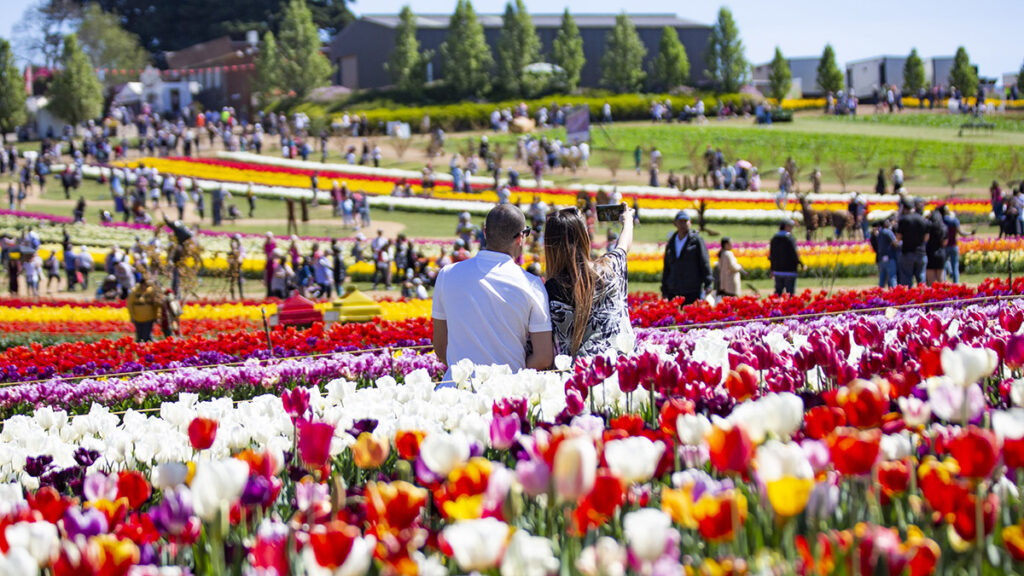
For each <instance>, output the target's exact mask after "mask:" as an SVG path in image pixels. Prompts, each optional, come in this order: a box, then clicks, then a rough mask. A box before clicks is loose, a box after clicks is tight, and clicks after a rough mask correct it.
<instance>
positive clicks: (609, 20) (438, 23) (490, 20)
mask: <svg viewBox="0 0 1024 576" xmlns="http://www.w3.org/2000/svg"><path fill="white" fill-rule="evenodd" d="M627 15H628V16H629V19H630V20H632V21H633V25H634V26H636V27H637V28H663V27H665V26H671V27H673V28H695V27H707V25H706V24H702V23H700V22H696V21H694V20H688V19H686V18H680V17H678V16H676V15H675V14H627ZM530 16H531V18H533V25H534V26H535V27H536V28H558V27H559V26H561V25H562V15H561V14H531V15H530ZM616 16H617V14H573V15H572V17H573V19H574V20H576V25H577V26H578V27H580V28H611V27H612V26H614V25H615V17H616ZM361 19H362V20H367V21H369V22H373V23H375V24H378V25H380V26H386V27H388V28H397V27H398V22H399V19H398V15H397V14H364V15H363V16H362V18H361ZM450 19H451V14H416V26H417V27H418V28H447V27H448V22H449V20H450ZM477 19H478V20H479V21H480V23H481V24H482V25H483V26H484V28H500V27H501V14H477Z"/></svg>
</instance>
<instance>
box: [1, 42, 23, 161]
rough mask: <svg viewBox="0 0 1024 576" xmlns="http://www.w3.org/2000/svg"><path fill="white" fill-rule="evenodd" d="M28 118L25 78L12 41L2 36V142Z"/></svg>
mask: <svg viewBox="0 0 1024 576" xmlns="http://www.w3.org/2000/svg"><path fill="white" fill-rule="evenodd" d="M27 119H28V111H27V110H26V109H25V79H24V78H22V77H21V73H20V72H19V71H18V66H17V65H16V64H15V63H14V52H13V51H11V45H10V43H9V42H7V40H4V39H3V38H0V143H5V142H7V133H8V132H11V131H13V130H14V129H15V128H17V127H18V126H21V125H22V124H24V123H25V121H26V120H27Z"/></svg>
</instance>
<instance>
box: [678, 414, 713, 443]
mask: <svg viewBox="0 0 1024 576" xmlns="http://www.w3.org/2000/svg"><path fill="white" fill-rule="evenodd" d="M709 430H711V421H710V420H708V418H707V416H705V415H703V414H680V415H679V417H678V418H676V434H678V435H679V441H680V442H682V443H683V444H686V445H687V446H699V445H700V444H702V443H703V442H704V435H705V434H707V433H708V431H709Z"/></svg>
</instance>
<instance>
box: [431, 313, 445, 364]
mask: <svg viewBox="0 0 1024 576" xmlns="http://www.w3.org/2000/svg"><path fill="white" fill-rule="evenodd" d="M431 341H432V342H433V344H434V354H437V359H438V360H440V361H441V362H442V363H444V364H445V365H447V364H448V321H447V320H438V319H437V318H434V334H433V338H431Z"/></svg>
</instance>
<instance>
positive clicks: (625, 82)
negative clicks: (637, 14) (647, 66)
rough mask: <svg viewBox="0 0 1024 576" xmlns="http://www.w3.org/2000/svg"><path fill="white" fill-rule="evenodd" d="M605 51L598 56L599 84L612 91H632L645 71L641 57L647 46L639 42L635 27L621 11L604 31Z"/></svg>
mask: <svg viewBox="0 0 1024 576" xmlns="http://www.w3.org/2000/svg"><path fill="white" fill-rule="evenodd" d="M605 45H606V48H605V53H604V57H603V58H601V67H602V68H603V69H604V70H603V74H602V77H601V83H602V84H604V85H605V86H606V87H607V88H609V89H611V90H614V91H616V92H636V91H637V90H639V89H640V85H641V84H642V83H643V81H644V77H645V76H647V74H646V73H645V72H644V69H643V64H644V57H645V56H647V48H644V44H643V42H641V41H640V35H639V34H637V32H636V26H634V25H633V21H632V20H630V19H629V16H627V15H626V13H625V12H623V13H621V14H619V15H618V16H616V17H615V27H614V28H612V29H611V31H610V32H608V37H607V40H605Z"/></svg>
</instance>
